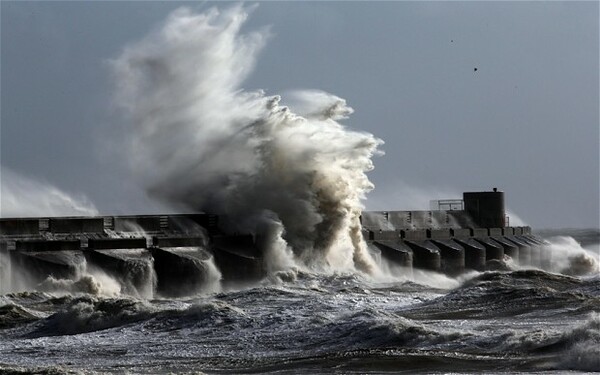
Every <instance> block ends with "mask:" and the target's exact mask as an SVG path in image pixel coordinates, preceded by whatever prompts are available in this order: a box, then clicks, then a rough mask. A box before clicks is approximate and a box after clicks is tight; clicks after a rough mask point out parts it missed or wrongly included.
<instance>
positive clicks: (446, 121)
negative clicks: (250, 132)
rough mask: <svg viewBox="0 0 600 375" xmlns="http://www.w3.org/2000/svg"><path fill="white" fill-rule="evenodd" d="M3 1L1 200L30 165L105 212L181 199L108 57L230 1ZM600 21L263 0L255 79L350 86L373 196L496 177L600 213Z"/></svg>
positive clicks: (438, 194) (386, 202) (516, 208)
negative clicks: (366, 138)
mask: <svg viewBox="0 0 600 375" xmlns="http://www.w3.org/2000/svg"><path fill="white" fill-rule="evenodd" d="M0 4H1V5H0V6H1V46H2V50H1V98H0V99H1V105H2V107H1V133H0V137H1V138H0V142H1V149H0V162H1V165H2V167H3V168H4V169H5V170H6V169H7V168H8V169H9V170H10V171H11V172H10V174H7V173H3V175H2V191H4V193H3V194H2V195H3V197H2V198H3V204H4V205H6V204H7V203H6V202H5V201H4V199H5V198H4V197H5V196H7V193H6V191H7V190H6V189H7V186H8V185H7V184H8V183H9V182H10V181H7V178H8V177H11V178H13V176H15V175H18V176H24V177H23V178H26V179H28V180H31V181H39V182H40V183H41V184H48V185H52V186H54V187H56V188H58V189H60V190H62V191H65V192H67V193H69V194H73V195H75V196H78V197H80V198H82V199H83V197H84V196H85V197H87V200H89V202H91V203H93V205H94V206H95V207H96V208H97V209H98V210H99V211H100V213H103V214H126V213H148V212H158V211H160V210H164V209H166V208H164V207H161V206H160V205H158V204H156V203H155V202H152V201H151V200H150V199H149V198H147V197H145V196H144V193H143V190H142V189H141V188H139V187H137V185H136V184H135V182H134V181H133V179H132V178H131V177H130V172H129V171H128V170H127V163H126V161H123V160H120V159H119V157H116V156H115V155H117V156H118V155H119V154H120V152H119V150H116V149H115V147H117V146H116V145H117V144H118V143H115V142H114V137H115V134H119V132H120V131H122V130H123V128H124V126H125V125H124V124H123V120H122V119H121V117H120V116H119V115H118V113H117V112H116V111H115V109H114V106H113V104H112V101H113V87H114V82H113V81H112V78H113V77H112V76H111V71H110V66H109V63H108V61H109V60H110V59H114V58H116V57H117V56H119V54H120V53H121V52H122V50H123V48H124V47H125V46H126V45H127V44H130V43H132V42H134V41H137V40H139V39H141V38H142V37H143V36H144V35H146V34H147V33H148V32H150V31H152V30H155V29H156V28H157V27H158V26H159V25H160V24H161V22H163V21H164V19H165V18H166V16H167V15H168V14H169V13H170V12H171V11H173V10H175V9H176V8H178V7H179V6H182V5H187V6H190V7H191V8H192V9H195V10H198V11H202V10H206V9H208V8H209V7H211V6H213V5H214V4H211V3H176V2H127V3H126V2H91V3H87V2H64V3H62V2H5V1H2V2H1V3H0ZM217 6H220V7H227V6H228V5H227V3H219V4H217ZM598 20H599V10H598V2H595V1H594V2H568V3H567V2H565V3H562V2H491V3H490V2H483V1H478V2H380V3H373V2H318V3H317V2H309V3H306V2H303V3H300V2H275V3H271V2H268V3H260V4H259V6H258V8H257V9H255V10H254V11H253V12H252V15H251V18H250V20H249V21H248V23H247V24H246V26H245V29H247V30H253V29H256V28H260V27H263V26H270V29H271V33H272V34H273V37H272V38H271V40H270V41H269V43H268V44H267V46H266V48H265V49H264V51H263V52H262V54H261V55H260V57H259V59H258V62H257V66H256V68H255V70H254V72H253V73H252V74H251V76H250V78H249V80H248V81H246V83H245V84H244V88H245V89H248V90H255V89H263V90H265V91H266V93H267V94H269V95H274V94H281V95H282V96H283V101H284V102H285V93H286V92H287V91H290V90H295V89H320V90H324V91H327V92H330V93H332V94H335V95H337V96H339V97H342V98H344V99H346V100H347V103H348V105H350V106H351V107H353V108H354V110H355V113H354V114H352V116H351V117H350V118H349V119H348V120H345V121H344V123H345V124H346V125H348V126H349V127H351V128H352V129H355V130H363V131H367V132H370V133H373V134H374V135H376V136H377V137H379V138H381V139H383V140H384V141H385V144H384V145H383V146H382V149H383V151H384V152H385V155H384V156H379V157H376V158H375V160H374V163H375V170H374V171H372V172H370V173H369V176H370V179H371V180H372V181H373V182H374V184H375V186H376V188H375V190H374V191H373V192H372V193H371V194H370V195H369V199H368V201H367V202H366V205H367V208H369V209H386V210H393V209H428V200H429V199H440V198H457V197H460V196H461V193H462V192H463V191H477V190H490V189H491V188H492V187H498V188H499V189H501V190H503V191H505V192H506V200H507V205H508V208H509V209H510V211H511V212H512V213H513V214H514V215H516V216H518V217H520V218H521V219H522V220H523V221H524V222H525V223H527V224H529V225H531V226H533V227H534V228H548V227H555V228H556V227H598V226H599V212H600V204H599V183H600V176H599V174H600V167H599V159H600V156H599V141H600V136H599V96H598V91H599V89H598V87H599V77H598V74H599V63H598V60H599V50H598V49H599V30H598ZM475 69H476V70H475ZM32 190H33V191H35V192H36V194H42V193H43V191H44V190H43V189H32ZM31 199H34V198H33V197H32V198H31ZM0 209H2V207H0ZM0 213H1V212H0ZM2 214H3V215H4V216H6V215H5V214H4V213H2ZM516 216H515V223H516Z"/></svg>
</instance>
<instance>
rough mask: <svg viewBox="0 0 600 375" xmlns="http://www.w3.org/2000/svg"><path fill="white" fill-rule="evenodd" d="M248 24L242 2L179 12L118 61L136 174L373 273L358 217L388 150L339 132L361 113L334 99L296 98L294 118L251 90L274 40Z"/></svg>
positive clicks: (189, 203)
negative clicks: (376, 160)
mask: <svg viewBox="0 0 600 375" xmlns="http://www.w3.org/2000/svg"><path fill="white" fill-rule="evenodd" d="M247 17H248V9H247V8H245V7H244V6H242V5H236V6H233V7H230V8H228V9H226V10H223V11H220V10H218V9H216V8H212V9H210V10H208V11H206V12H204V13H199V14H198V13H194V12H193V11H191V10H190V9H187V8H181V9H178V10H176V11H175V12H173V13H172V14H171V15H170V16H169V17H168V19H167V20H166V22H165V23H164V25H162V27H161V28H160V29H159V30H158V31H156V32H155V33H153V34H151V35H149V36H148V37H146V38H145V39H143V40H141V41H140V42H138V43H134V44H132V45H130V46H128V47H127V48H126V49H125V50H124V51H123V53H122V54H121V55H120V56H119V57H118V58H117V59H116V60H114V61H113V66H114V71H115V73H116V80H117V102H118V104H119V105H121V106H122V107H123V108H124V109H125V110H126V112H127V115H128V116H129V119H130V120H131V122H132V124H133V127H134V132H133V142H132V147H131V157H132V164H133V169H134V171H136V172H138V177H139V178H140V179H141V181H142V182H143V184H144V186H145V187H146V188H147V190H148V191H149V192H150V193H151V194H152V195H154V196H156V197H159V198H160V199H162V200H166V201H168V202H171V203H172V204H176V205H180V206H185V207H188V208H190V207H191V208H193V209H195V210H205V211H209V212H214V213H219V214H222V215H225V217H227V218H229V221H230V223H229V224H230V225H231V226H232V229H233V228H235V230H246V231H252V232H254V233H256V234H258V235H261V234H262V235H264V237H267V238H271V239H272V241H275V242H274V243H273V244H272V246H271V247H272V248H281V241H280V240H281V239H282V238H283V239H284V240H285V243H286V244H287V246H288V247H289V248H291V249H292V250H293V252H294V254H295V255H296V258H300V259H303V260H305V263H306V264H309V265H317V266H318V265H323V264H328V265H329V266H331V267H334V268H346V267H352V266H353V265H354V266H357V267H359V268H362V269H369V268H370V267H373V265H374V264H373V263H372V261H371V259H370V257H369V256H368V254H367V251H366V246H365V243H364V241H363V239H362V237H361V233H360V222H359V215H360V211H361V209H362V203H361V200H362V199H363V198H364V195H365V193H366V192H368V191H369V190H371V189H372V187H373V186H372V184H371V183H370V182H369V180H368V178H367V176H366V174H365V172H367V171H369V170H371V169H372V168H373V164H372V162H371V158H372V156H373V155H374V154H375V153H377V147H378V145H380V144H381V143H382V142H381V140H379V139H377V138H375V137H374V136H373V135H371V134H367V133H362V132H356V131H351V130H349V129H347V128H345V127H344V126H343V125H341V124H340V123H338V122H337V121H338V120H340V119H343V118H344V117H346V116H347V115H349V114H350V113H352V109H351V108H350V107H348V106H347V105H346V103H345V101H344V100H343V99H341V98H338V97H336V96H334V95H331V94H327V93H324V92H320V91H304V92H296V93H294V95H292V97H291V98H290V99H291V101H292V102H294V103H296V104H295V105H296V106H297V107H298V108H299V113H293V112H292V111H291V110H290V109H288V107H284V106H282V105H280V104H279V102H280V97H279V96H266V95H265V94H264V93H263V92H260V91H259V92H248V91H244V90H243V88H242V83H243V82H244V80H245V79H246V78H247V76H248V75H249V74H250V72H251V71H252V69H253V67H254V65H255V62H256V58H257V55H258V53H259V52H260V51H261V49H262V48H263V47H264V45H265V43H266V41H267V39H268V38H269V35H270V34H269V32H268V30H267V29H262V30H258V31H254V32H248V33H242V32H241V27H242V25H243V24H244V22H245V21H246V19H247ZM274 222H275V223H276V224H277V225H273V223H274ZM265 223H267V224H265ZM277 226H279V228H277ZM261 228H263V229H264V228H270V230H271V233H260V231H259V230H260V229H261ZM273 233H274V234H275V235H274V234H273ZM279 233H281V235H278V234H279ZM278 241H279V242H278ZM274 258H276V257H274ZM283 263H285V262H283Z"/></svg>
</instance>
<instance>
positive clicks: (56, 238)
mask: <svg viewBox="0 0 600 375" xmlns="http://www.w3.org/2000/svg"><path fill="white" fill-rule="evenodd" d="M437 204H438V207H437V209H432V210H430V211H370V212H363V213H362V216H361V224H362V233H363V237H364V239H365V241H366V243H367V246H368V249H369V252H370V253H371V255H372V256H373V258H374V259H375V260H376V261H378V262H379V263H380V265H383V264H384V263H385V265H388V266H392V267H400V268H403V269H404V270H402V271H399V272H411V270H412V269H413V268H417V269H425V270H430V271H436V272H443V273H445V274H448V275H451V276H454V275H458V274H460V273H462V272H465V271H468V270H476V271H484V270H490V269H493V270H500V269H506V267H507V262H513V263H515V264H516V265H519V266H533V267H540V268H545V265H546V264H548V263H550V252H549V251H545V250H544V247H545V246H546V245H547V244H546V242H545V241H544V240H542V239H540V238H538V237H536V236H534V235H532V233H531V228H529V227H511V226H508V225H506V224H507V223H508V218H507V217H506V216H505V212H504V195H503V193H502V192H498V191H496V190H494V191H492V192H477V193H464V196H463V199H462V200H447V201H437ZM440 208H446V209H440ZM218 219H219V217H218V216H216V215H212V214H181V215H137V216H133V215H130V216H104V217H52V218H12V219H0V276H2V285H6V284H10V285H12V286H15V285H17V286H18V284H19V282H20V278H19V276H21V275H23V274H26V275H27V280H28V281H29V282H30V283H33V284H37V283H40V282H43V281H44V280H45V279H47V278H48V277H53V278H55V279H74V278H77V276H78V275H80V274H81V273H82V270H84V269H88V268H90V267H93V268H96V269H100V270H102V271H103V272H104V273H105V274H107V275H110V276H111V277H112V278H114V279H116V280H117V281H118V282H119V284H120V285H121V286H122V288H124V291H125V292H127V293H129V294H133V295H135V294H139V295H144V296H147V295H153V293H154V292H157V293H159V294H160V295H164V296H183V295H189V294H193V293H194V292H195V291H197V290H200V289H202V288H203V286H205V285H207V284H210V283H211V282H214V281H215V279H216V280H217V281H218V280H220V281H222V282H224V283H236V282H245V281H251V280H257V279H260V278H262V277H264V276H265V275H266V268H267V267H266V265H265V261H266V259H264V256H263V252H262V251H261V249H260V248H259V246H258V245H257V241H256V238H255V237H254V236H252V235H250V234H241V235H230V234H225V233H224V232H223V231H222V230H221V229H220V228H219V220H218ZM259 243H260V241H259ZM5 289H6V288H5ZM13 289H14V288H13Z"/></svg>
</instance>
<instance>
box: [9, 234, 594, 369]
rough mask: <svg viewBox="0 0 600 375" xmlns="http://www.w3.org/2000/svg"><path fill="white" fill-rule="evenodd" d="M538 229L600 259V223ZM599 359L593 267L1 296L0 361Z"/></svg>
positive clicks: (398, 364)
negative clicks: (177, 295) (160, 293)
mask: <svg viewBox="0 0 600 375" xmlns="http://www.w3.org/2000/svg"><path fill="white" fill-rule="evenodd" d="M536 234H538V235H541V236H543V237H545V238H548V239H549V241H551V242H552V241H555V243H559V244H563V245H564V246H567V245H568V246H571V247H573V246H575V247H578V249H577V251H580V250H582V251H586V252H587V253H589V255H590V256H591V257H592V258H593V257H595V259H596V261H597V259H598V251H599V247H598V242H600V241H599V240H598V239H599V236H600V233H599V231H598V230H597V229H594V230H559V231H539V232H536ZM557 236H562V237H557ZM561 241H562V242H561ZM565 251H568V250H565ZM566 256H567V255H565V257H566ZM566 273H568V272H566ZM71 286H72V285H71ZM594 371H600V275H598V272H597V268H596V269H595V271H592V272H589V273H588V274H585V275H579V276H573V275H567V274H563V273H560V272H549V271H544V270H539V269H533V268H526V269H519V268H518V267H516V268H514V269H513V270H511V271H505V272H498V271H494V272H484V273H476V272H472V273H468V274H465V275H462V276H461V277H459V278H449V277H446V276H443V275H439V274H433V273H426V272H420V271H415V272H414V273H413V274H412V275H395V277H393V278H388V279H387V280H374V279H372V278H370V277H368V276H366V275H363V274H360V273H333V274H322V273H314V272H309V271H300V270H293V271H289V272H281V273H278V274H274V275H270V276H269V277H268V278H266V279H264V280H262V281H261V282H259V283H257V284H254V285H244V286H240V285H238V286H236V287H229V288H220V289H217V290H214V291H212V292H204V293H200V294H198V295H196V296H193V297H188V298H182V299H161V298H154V299H140V298H134V297H130V296H126V295H122V294H118V295H113V296H106V295H102V294H98V293H83V292H78V291H77V290H76V289H73V288H70V290H68V291H67V290H66V289H65V290H60V289H56V290H54V291H53V292H48V291H45V292H43V291H39V290H33V289H32V290H27V291H20V292H13V293H7V294H4V295H2V296H0V373H8V374H12V373H16V374H21V373H48V374H55V373H56V374H60V373H92V374H93V373H117V374H120V373H128V374H129V373H151V374H163V373H231V374H239V373H274V374H296V373H339V374H377V373H407V374H412V373H496V374H499V373H511V374H512V373H531V372H539V373H567V372H572V373H581V372H594Z"/></svg>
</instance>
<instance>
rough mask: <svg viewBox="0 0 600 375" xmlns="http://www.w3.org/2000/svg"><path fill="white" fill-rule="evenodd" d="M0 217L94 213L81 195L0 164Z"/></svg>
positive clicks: (93, 208) (86, 199) (91, 206)
mask: <svg viewBox="0 0 600 375" xmlns="http://www.w3.org/2000/svg"><path fill="white" fill-rule="evenodd" d="M0 174H1V175H2V179H1V181H2V183H1V187H0V189H1V191H2V194H0V217H18V216H21V217H28V216H29V217H38V216H67V215H87V216H90V215H97V214H98V210H97V209H96V207H95V206H94V204H92V203H91V202H90V201H89V199H88V198H87V197H85V196H84V195H72V194H68V193H67V192H65V191H62V190H61V189H59V188H57V187H55V186H53V185H51V184H49V183H48V182H45V181H39V180H36V179H34V178H31V177H28V176H25V175H22V174H20V173H17V172H15V171H13V170H11V169H10V168H7V167H5V166H0Z"/></svg>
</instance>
